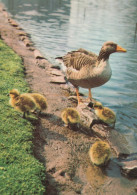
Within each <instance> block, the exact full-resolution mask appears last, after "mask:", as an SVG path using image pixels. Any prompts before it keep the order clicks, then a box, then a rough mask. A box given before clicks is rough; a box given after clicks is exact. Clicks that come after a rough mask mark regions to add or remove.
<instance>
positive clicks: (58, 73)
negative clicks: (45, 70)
mask: <svg viewBox="0 0 137 195" xmlns="http://www.w3.org/2000/svg"><path fill="white" fill-rule="evenodd" d="M51 74H52V75H55V76H63V77H64V75H63V73H62V72H61V71H60V70H52V71H51Z"/></svg>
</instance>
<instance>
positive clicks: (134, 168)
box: [121, 160, 137, 178]
mask: <svg viewBox="0 0 137 195" xmlns="http://www.w3.org/2000/svg"><path fill="white" fill-rule="evenodd" d="M121 172H122V174H123V175H125V176H127V177H131V178H137V160H131V161H125V162H124V161H123V162H122V166H121Z"/></svg>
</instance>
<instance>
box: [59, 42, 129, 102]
mask: <svg viewBox="0 0 137 195" xmlns="http://www.w3.org/2000/svg"><path fill="white" fill-rule="evenodd" d="M114 52H126V50H125V49H123V48H122V47H120V46H118V45H117V44H116V43H113V42H105V43H104V45H103V46H102V48H101V50H100V53H99V55H98V56H97V55H96V54H95V53H92V52H90V51H87V50H85V49H82V48H81V49H79V50H77V51H72V52H68V53H67V54H66V55H65V56H63V57H58V58H56V59H59V60H61V61H62V62H63V63H64V65H65V66H66V77H67V79H68V81H69V82H71V83H72V84H73V86H74V87H75V88H76V94H77V98H78V103H80V98H79V93H78V88H79V87H82V88H88V89H89V99H90V100H91V98H92V95H91V88H94V87H99V86H101V85H103V84H105V83H106V82H107V81H108V80H109V79H110V77H111V75H112V70H111V67H110V64H109V56H110V54H112V53H114Z"/></svg>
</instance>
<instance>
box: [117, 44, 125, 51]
mask: <svg viewBox="0 0 137 195" xmlns="http://www.w3.org/2000/svg"><path fill="white" fill-rule="evenodd" d="M116 52H127V50H126V49H124V48H122V47H120V46H119V45H117V48H116Z"/></svg>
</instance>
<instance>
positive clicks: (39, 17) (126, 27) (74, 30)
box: [1, 0, 137, 152]
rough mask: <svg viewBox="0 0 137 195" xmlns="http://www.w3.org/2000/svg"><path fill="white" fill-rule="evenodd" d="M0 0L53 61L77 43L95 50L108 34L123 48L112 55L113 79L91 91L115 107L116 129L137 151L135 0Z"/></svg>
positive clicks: (78, 45) (75, 46) (94, 95)
mask: <svg viewBox="0 0 137 195" xmlns="http://www.w3.org/2000/svg"><path fill="white" fill-rule="evenodd" d="M1 2H3V3H4V4H5V5H6V7H7V8H8V11H9V12H10V13H11V15H12V16H13V17H14V18H15V19H16V20H17V21H18V23H19V24H20V25H21V26H22V27H23V28H24V29H25V31H26V32H28V33H30V34H31V37H32V40H33V42H34V43H35V44H36V46H37V48H38V49H39V50H40V51H41V52H42V53H43V54H44V55H45V56H46V57H47V58H48V59H49V60H50V61H51V62H52V63H55V61H54V58H55V57H56V56H60V55H63V54H65V53H66V52H67V51H70V50H74V49H78V48H79V47H83V48H85V49H88V50H91V51H93V52H95V53H98V52H99V50H100V48H101V45H102V44H103V42H105V41H107V40H113V41H114V42H117V43H118V44H120V45H121V46H122V47H124V48H126V49H127V51H128V52H127V53H126V54H119V53H117V54H113V55H112V56H111V57H110V64H111V67H112V71H113V75H112V78H111V80H110V81H109V82H108V83H107V84H105V85H104V86H101V87H99V88H96V89H93V90H92V92H93V97H94V98H95V99H97V100H99V101H101V102H102V103H103V104H104V105H105V106H108V107H110V108H111V109H113V110H114V111H115V112H116V115H117V122H116V129H117V130H118V131H120V132H121V133H124V134H125V136H126V137H127V140H128V142H130V144H131V148H130V150H131V152H137V147H136V146H137V145H136V139H137V122H136V121H137V117H136V115H137V73H136V70H137V40H135V26H136V22H137V1H134V0H131V1H127V0H126V1H118V0H116V1H109V2H108V1H104V2H103V1H99V0H98V1H94V0H89V1H84V2H83V1H82V0H80V1H77V0H73V1H66V0H46V1H42V0H30V1H29V2H28V1H27V0H24V1H23V0H21V1H15V0H12V1H9V0H1ZM136 39H137V38H136ZM81 91H82V92H84V93H87V90H83V89H81Z"/></svg>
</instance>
